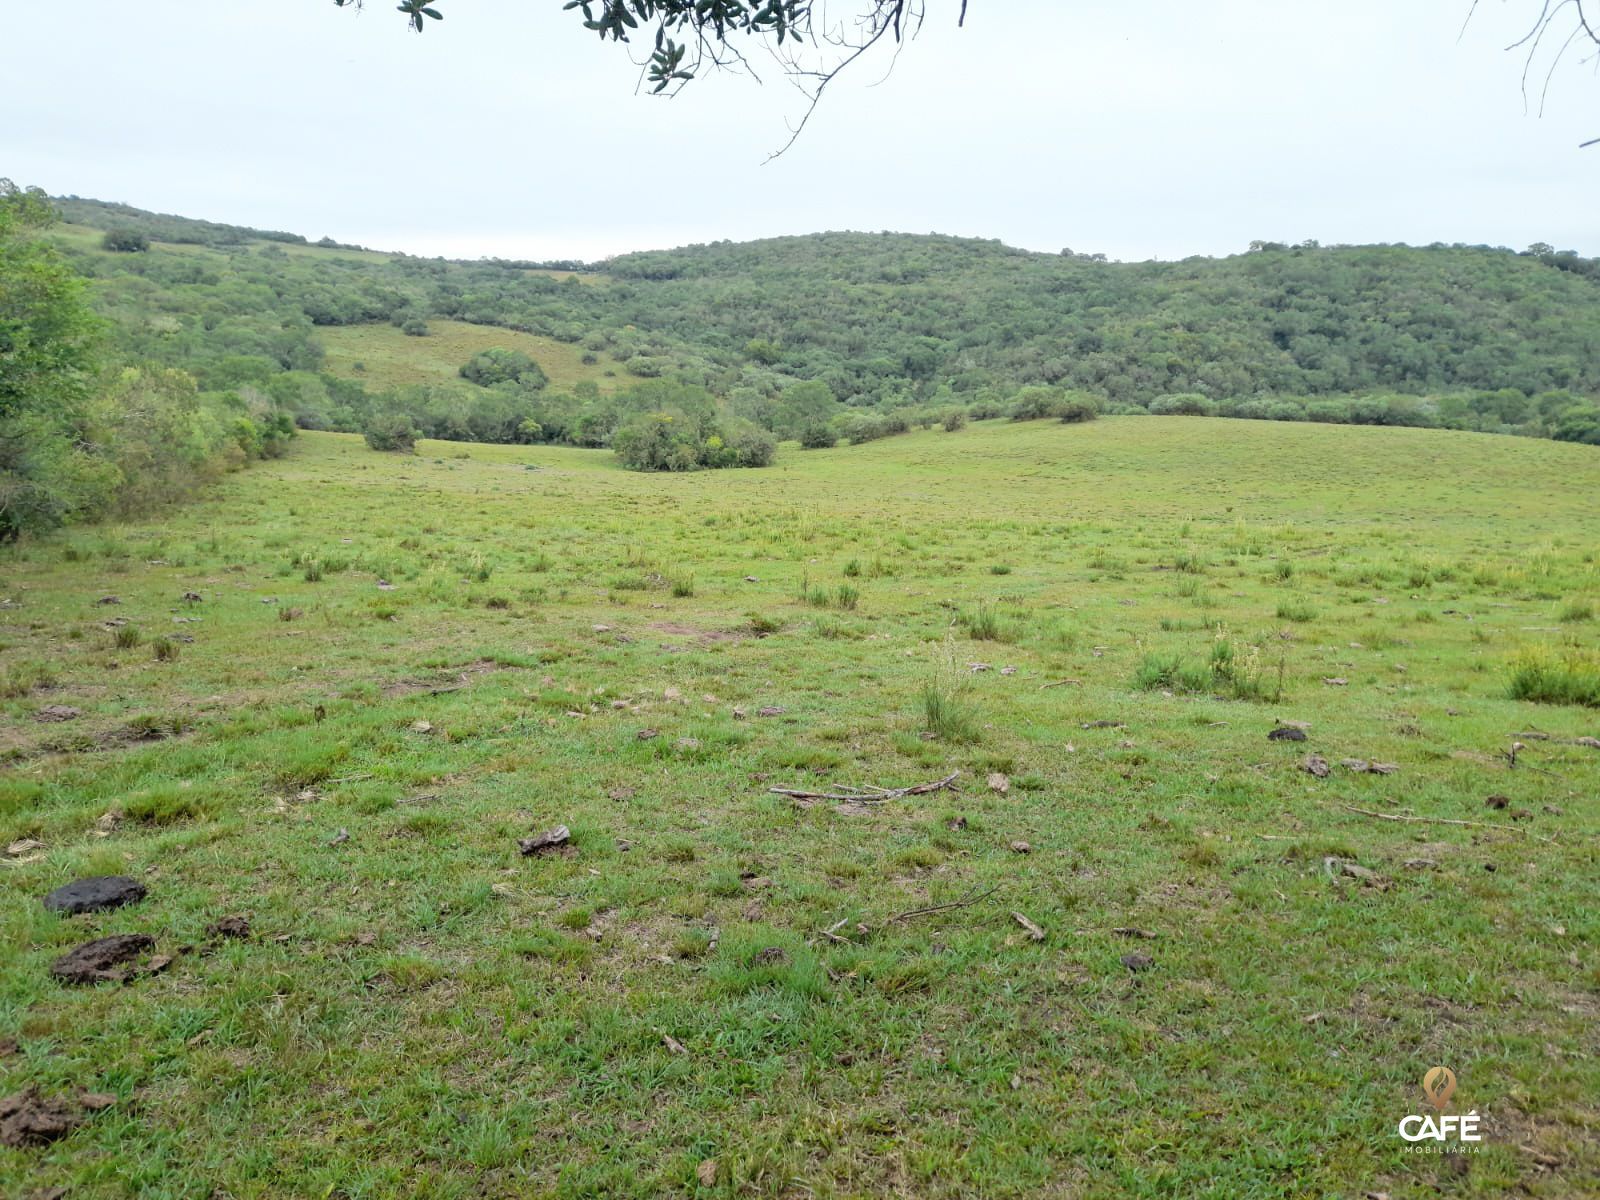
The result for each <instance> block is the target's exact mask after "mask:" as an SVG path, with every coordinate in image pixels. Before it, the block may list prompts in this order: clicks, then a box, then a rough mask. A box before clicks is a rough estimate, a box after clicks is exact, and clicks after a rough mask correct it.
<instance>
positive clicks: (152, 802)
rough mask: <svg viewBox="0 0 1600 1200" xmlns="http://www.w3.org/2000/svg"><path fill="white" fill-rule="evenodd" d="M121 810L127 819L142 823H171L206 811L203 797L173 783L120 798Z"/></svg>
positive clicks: (204, 813)
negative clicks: (122, 799)
mask: <svg viewBox="0 0 1600 1200" xmlns="http://www.w3.org/2000/svg"><path fill="white" fill-rule="evenodd" d="M122 813H123V816H125V817H126V818H127V819H128V820H130V821H138V822H140V823H141V824H145V825H171V824H175V823H176V822H178V821H187V820H191V819H193V818H195V817H203V816H208V815H209V812H208V809H207V806H206V804H205V803H204V801H203V799H202V797H200V796H197V795H195V793H194V791H193V790H192V789H189V788H182V787H178V786H177V785H176V784H171V785H167V786H164V787H159V788H152V789H150V790H149V791H146V792H140V793H137V794H135V795H133V796H130V797H128V799H127V800H125V801H124V802H123V805H122Z"/></svg>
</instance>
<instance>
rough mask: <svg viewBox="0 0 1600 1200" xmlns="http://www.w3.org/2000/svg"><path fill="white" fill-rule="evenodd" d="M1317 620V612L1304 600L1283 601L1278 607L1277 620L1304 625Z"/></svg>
mask: <svg viewBox="0 0 1600 1200" xmlns="http://www.w3.org/2000/svg"><path fill="white" fill-rule="evenodd" d="M1316 619H1317V610H1316V609H1314V608H1312V607H1311V605H1309V604H1307V603H1306V602H1305V601H1304V600H1284V601H1283V602H1281V603H1280V604H1279V605H1278V620H1280V621H1293V622H1294V623H1295V624H1297V625H1304V624H1305V623H1306V622H1308V621H1315V620H1316Z"/></svg>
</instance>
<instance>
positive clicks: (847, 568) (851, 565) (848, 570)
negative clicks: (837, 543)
mask: <svg viewBox="0 0 1600 1200" xmlns="http://www.w3.org/2000/svg"><path fill="white" fill-rule="evenodd" d="M860 574H861V560H860V559H856V558H852V559H851V560H850V561H849V562H847V563H845V565H844V577H845V578H846V579H855V578H856V577H857V576H859V575H860Z"/></svg>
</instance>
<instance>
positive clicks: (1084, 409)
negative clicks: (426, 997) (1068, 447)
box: [1055, 392, 1100, 425]
mask: <svg viewBox="0 0 1600 1200" xmlns="http://www.w3.org/2000/svg"><path fill="white" fill-rule="evenodd" d="M1055 415H1056V416H1057V417H1059V418H1061V420H1062V422H1063V423H1065V424H1068V425H1073V424H1077V423H1079V422H1082V421H1092V420H1094V419H1095V418H1096V417H1098V416H1099V415H1100V405H1099V403H1098V402H1097V401H1096V400H1095V398H1094V397H1093V396H1087V395H1085V394H1083V393H1082V392H1074V393H1071V394H1069V395H1067V396H1064V397H1062V399H1061V401H1060V403H1059V404H1057V405H1056V412H1055Z"/></svg>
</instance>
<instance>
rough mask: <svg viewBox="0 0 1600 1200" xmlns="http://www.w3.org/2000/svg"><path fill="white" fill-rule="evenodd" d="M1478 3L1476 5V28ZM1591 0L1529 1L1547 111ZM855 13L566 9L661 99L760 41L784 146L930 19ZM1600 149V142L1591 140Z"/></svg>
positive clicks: (693, 2)
mask: <svg viewBox="0 0 1600 1200" xmlns="http://www.w3.org/2000/svg"><path fill="white" fill-rule="evenodd" d="M333 2H334V4H336V5H337V6H339V7H340V8H360V7H362V4H363V2H364V0H333ZM1479 2H1480V0H1470V3H1469V4H1467V14H1466V22H1467V23H1468V24H1470V23H1471V21H1472V19H1473V17H1474V16H1475V15H1476V14H1477V10H1478V4H1479ZM1586 2H1588V0H1524V3H1526V4H1527V5H1528V10H1529V12H1530V13H1531V14H1532V19H1531V23H1530V26H1529V28H1528V32H1527V33H1526V35H1524V36H1523V37H1521V38H1519V39H1518V40H1517V41H1515V42H1513V43H1512V44H1511V45H1510V46H1508V47H1506V49H1508V50H1511V51H1520V52H1522V53H1523V55H1524V62H1523V73H1522V89H1523V95H1524V97H1527V96H1528V94H1529V83H1530V80H1531V81H1532V82H1533V83H1535V84H1538V85H1539V107H1540V109H1541V110H1542V109H1543V106H1544V97H1545V94H1546V93H1548V91H1549V87H1550V80H1551V78H1552V77H1553V76H1554V74H1555V72H1556V70H1557V68H1558V67H1560V65H1561V63H1562V61H1563V60H1565V59H1567V58H1568V57H1569V56H1570V55H1572V54H1574V53H1576V55H1577V58H1578V61H1579V62H1582V63H1590V62H1594V61H1596V59H1597V57H1600V19H1597V18H1595V17H1593V16H1592V15H1591V14H1590V13H1589V12H1586V11H1585V9H1584V5H1585V3H1586ZM849 7H850V8H851V11H850V12H848V14H847V15H846V16H845V17H843V18H839V19H833V18H831V17H829V16H828V15H827V10H826V7H825V6H821V5H818V4H817V3H816V0H567V3H565V4H564V5H563V9H564V10H565V11H569V12H572V11H575V12H577V13H578V14H579V15H581V17H582V19H583V25H584V28H585V29H588V30H590V31H591V32H593V33H596V34H598V35H599V36H600V39H601V40H602V41H606V40H610V41H614V42H626V43H629V44H630V45H631V44H632V43H633V42H634V41H635V40H636V39H644V38H648V39H650V44H651V49H650V52H649V54H648V55H647V56H646V57H645V58H644V59H643V61H641V62H640V64H639V65H640V67H641V69H642V70H643V72H644V78H645V80H646V82H647V83H648V84H649V86H650V90H651V91H652V92H653V93H657V94H659V93H663V92H665V93H668V94H671V93H673V92H676V91H677V90H678V89H679V88H681V87H683V86H684V85H686V84H688V83H689V82H690V81H692V80H693V79H695V78H696V77H697V76H698V75H699V73H700V72H701V71H702V70H703V69H704V68H705V67H706V66H707V65H710V66H714V67H738V68H742V69H744V70H747V71H750V73H751V74H754V71H753V69H752V68H751V66H750V62H749V60H748V59H747V58H746V57H745V56H744V54H743V53H741V52H740V50H739V49H738V48H737V46H736V44H735V39H736V38H737V37H738V35H741V34H742V35H745V36H746V37H747V38H749V37H753V38H755V39H756V41H757V43H758V44H760V45H761V46H762V47H763V48H764V49H766V50H767V51H768V52H769V53H770V54H771V55H772V56H773V58H774V59H775V60H776V61H777V63H778V65H779V67H780V68H781V69H782V71H783V73H784V74H785V75H786V76H787V77H788V78H789V79H790V80H791V81H792V82H794V83H795V84H796V85H797V86H798V87H799V88H800V89H801V91H802V92H803V93H805V95H806V97H807V99H808V100H809V102H810V103H809V106H808V107H807V110H806V113H805V115H804V116H803V117H802V118H801V120H800V122H799V124H798V126H797V127H796V128H795V129H794V130H793V131H792V134H791V136H790V138H789V141H788V143H787V144H786V145H785V147H784V148H785V149H787V148H788V146H789V145H792V144H793V143H794V139H795V138H796V137H798V136H799V135H800V132H801V130H803V129H804V128H805V126H806V123H807V121H809V120H810V117H811V113H812V112H813V111H814V110H815V108H816V106H817V104H818V102H819V101H820V100H821V98H822V93H823V90H824V89H825V88H826V87H827V86H828V84H830V83H831V82H833V80H834V79H835V78H837V77H838V75H839V74H840V73H841V72H842V71H844V70H845V69H846V68H847V67H849V66H851V65H852V64H853V63H854V62H855V61H856V60H857V59H858V58H860V57H861V56H862V55H864V54H865V53H866V52H867V51H869V50H871V49H872V48H873V47H874V46H876V45H877V44H878V43H879V42H881V41H883V40H885V39H886V38H887V39H889V40H891V41H893V42H895V43H899V42H901V41H902V40H904V39H905V38H906V37H910V36H914V35H915V34H916V32H917V31H918V30H919V29H920V28H921V26H922V22H923V19H924V17H925V16H926V13H927V0H856V2H855V4H854V5H853V6H849ZM949 7H950V8H951V9H953V10H954V11H955V14H956V24H957V25H964V24H965V23H966V17H967V0H949ZM396 8H397V9H398V11H399V12H401V13H402V14H404V16H405V18H406V21H407V23H408V24H409V25H410V26H411V28H412V29H414V30H415V31H416V32H417V33H421V32H422V31H423V29H425V28H426V27H427V23H426V21H424V19H423V18H425V17H426V18H429V19H431V20H435V21H440V20H443V19H444V15H443V14H442V13H441V12H440V11H439V8H438V5H437V3H433V2H430V0H401V2H400V3H399V4H398V5H397V6H396ZM1463 28H1465V25H1464V26H1463ZM1574 47H1576V48H1577V49H1576V51H1574ZM1586 49H1587V50H1589V53H1588V54H1587V55H1585V54H1584V51H1585V50H1586ZM1541 73H1542V80H1541V78H1540V75H1541ZM1597 143H1600V138H1597V139H1595V140H1594V141H1591V142H1586V143H1584V144H1585V145H1595V144H1597ZM781 152H782V151H780V152H779V153H781Z"/></svg>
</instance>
